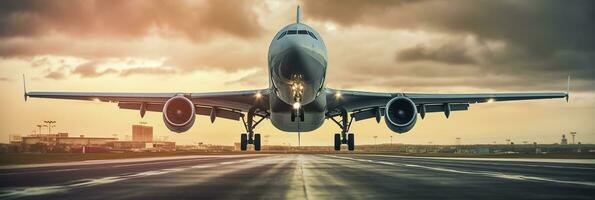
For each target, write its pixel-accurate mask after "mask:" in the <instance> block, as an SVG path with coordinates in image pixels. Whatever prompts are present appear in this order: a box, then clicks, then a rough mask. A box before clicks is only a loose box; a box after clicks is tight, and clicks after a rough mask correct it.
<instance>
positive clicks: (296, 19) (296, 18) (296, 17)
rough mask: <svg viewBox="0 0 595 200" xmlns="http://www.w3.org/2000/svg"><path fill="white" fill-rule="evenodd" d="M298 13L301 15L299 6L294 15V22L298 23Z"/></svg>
mask: <svg viewBox="0 0 595 200" xmlns="http://www.w3.org/2000/svg"><path fill="white" fill-rule="evenodd" d="M300 15H301V13H300V6H297V12H296V16H295V22H296V23H297V24H299V23H300Z"/></svg>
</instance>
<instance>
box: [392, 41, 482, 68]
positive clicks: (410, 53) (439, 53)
mask: <svg viewBox="0 0 595 200" xmlns="http://www.w3.org/2000/svg"><path fill="white" fill-rule="evenodd" d="M397 59H398V60H399V61H404V62H411V61H424V60H430V61H436V62H444V63H448V64H474V63H476V62H475V60H474V58H473V57H471V56H469V55H467V52H466V49H465V47H463V46H460V45H456V44H447V45H443V46H439V47H437V48H428V47H426V46H424V45H417V46H415V47H412V48H409V49H405V50H402V51H401V52H399V53H398V54H397Z"/></svg>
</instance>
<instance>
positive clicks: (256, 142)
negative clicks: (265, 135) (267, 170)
mask: <svg viewBox="0 0 595 200" xmlns="http://www.w3.org/2000/svg"><path fill="white" fill-rule="evenodd" d="M254 151H260V133H257V134H254Z"/></svg>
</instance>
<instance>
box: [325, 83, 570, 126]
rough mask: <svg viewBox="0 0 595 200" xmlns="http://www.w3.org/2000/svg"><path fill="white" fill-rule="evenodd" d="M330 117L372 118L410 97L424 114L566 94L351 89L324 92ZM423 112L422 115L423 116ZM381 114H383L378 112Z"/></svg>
mask: <svg viewBox="0 0 595 200" xmlns="http://www.w3.org/2000/svg"><path fill="white" fill-rule="evenodd" d="M326 92H327V103H328V106H329V114H328V115H329V116H336V115H339V114H340V112H342V111H346V112H349V113H352V115H353V116H354V117H355V119H356V120H362V119H367V118H372V117H374V116H375V113H376V112H377V111H378V109H380V110H383V109H384V107H385V106H386V104H387V103H388V102H389V101H390V100H391V99H393V98H395V97H398V96H401V97H406V98H409V99H410V100H411V101H413V102H414V103H415V105H416V106H417V108H418V110H422V107H423V110H424V111H425V112H445V111H447V110H448V111H459V110H467V109H468V107H469V105H470V104H475V103H486V102H497V101H518V100H535V99H555V98H566V100H567V101H568V92H547V93H541V92H529V93H477V94H427V93H380V92H363V91H350V90H335V89H327V91H326ZM425 112H424V113H423V114H422V117H423V115H424V114H425ZM380 113H383V112H380Z"/></svg>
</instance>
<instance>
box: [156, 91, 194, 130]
mask: <svg viewBox="0 0 595 200" xmlns="http://www.w3.org/2000/svg"><path fill="white" fill-rule="evenodd" d="M195 113H196V107H195V106H194V103H193V102H192V101H191V100H190V99H188V98H186V97H184V96H181V95H180V96H175V97H172V98H170V99H168V100H167V101H166V102H165V105H164V106H163V122H165V126H167V128H168V129H169V130H171V131H174V132H177V133H181V132H184V131H187V130H188V129H190V128H191V127H192V125H193V124H194V119H195V116H196V115H195Z"/></svg>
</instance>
